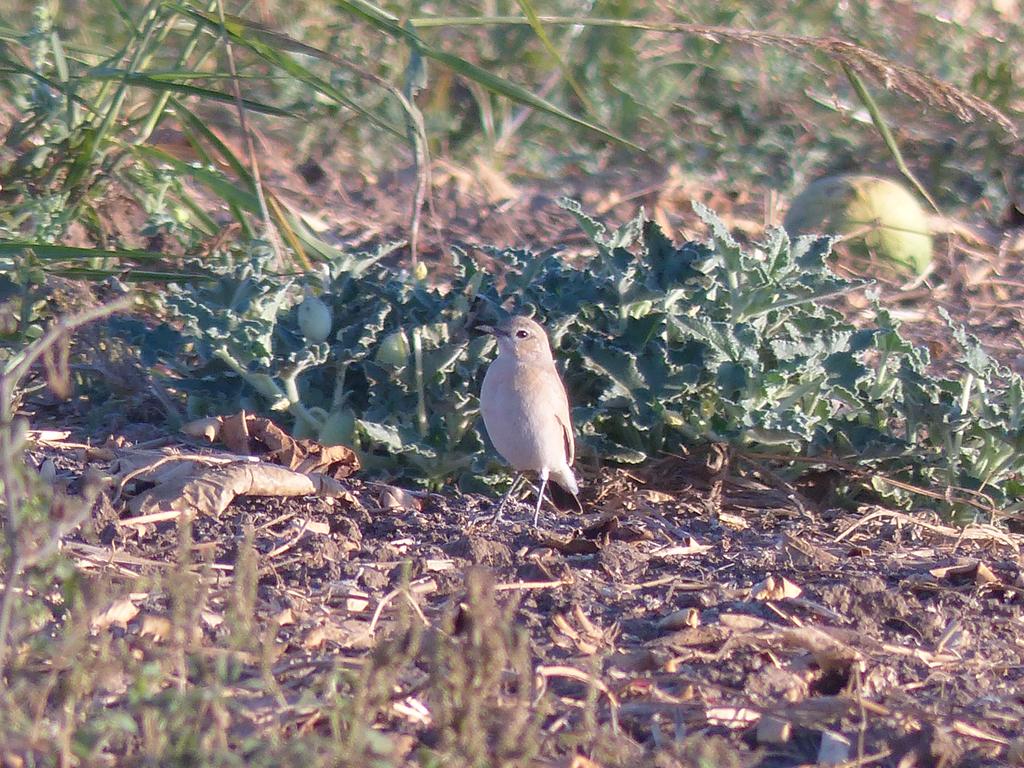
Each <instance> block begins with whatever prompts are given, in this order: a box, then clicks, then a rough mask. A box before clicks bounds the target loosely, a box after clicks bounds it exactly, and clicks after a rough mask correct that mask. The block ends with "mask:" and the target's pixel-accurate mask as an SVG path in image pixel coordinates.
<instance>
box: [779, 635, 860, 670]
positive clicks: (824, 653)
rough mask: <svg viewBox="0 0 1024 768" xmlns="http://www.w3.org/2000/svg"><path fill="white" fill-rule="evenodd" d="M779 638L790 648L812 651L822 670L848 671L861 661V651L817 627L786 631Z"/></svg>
mask: <svg viewBox="0 0 1024 768" xmlns="http://www.w3.org/2000/svg"><path fill="white" fill-rule="evenodd" d="M779 638H780V639H781V640H782V641H783V642H784V643H785V644H786V645H788V646H791V647H797V648H803V649H804V650H807V651H810V653H811V655H812V656H814V661H815V663H817V665H818V666H819V667H821V668H822V670H824V671H826V672H828V671H831V670H840V671H843V670H848V669H849V668H850V665H852V664H854V663H857V662H859V661H860V660H861V658H862V656H861V653H860V651H858V650H857V649H856V648H853V647H852V646H849V645H847V644H846V643H843V642H841V641H840V640H838V639H836V638H835V637H832V635H830V634H828V633H827V632H825V631H824V630H822V629H818V628H817V627H797V628H794V629H784V630H782V631H781V632H780V633H779Z"/></svg>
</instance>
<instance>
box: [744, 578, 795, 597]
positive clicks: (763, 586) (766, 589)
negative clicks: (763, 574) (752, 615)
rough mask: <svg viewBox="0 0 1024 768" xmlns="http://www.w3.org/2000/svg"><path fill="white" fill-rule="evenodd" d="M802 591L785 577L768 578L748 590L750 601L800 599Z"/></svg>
mask: <svg viewBox="0 0 1024 768" xmlns="http://www.w3.org/2000/svg"><path fill="white" fill-rule="evenodd" d="M802 592H803V590H802V589H801V588H800V587H798V586H797V585H796V584H794V583H793V582H792V581H790V580H789V579H787V578H785V577H779V576H769V577H768V578H767V579H765V580H764V581H762V582H759V583H758V584H755V585H754V586H753V587H752V588H751V590H750V597H751V599H752V600H784V599H786V598H788V597H800V595H801V593H802Z"/></svg>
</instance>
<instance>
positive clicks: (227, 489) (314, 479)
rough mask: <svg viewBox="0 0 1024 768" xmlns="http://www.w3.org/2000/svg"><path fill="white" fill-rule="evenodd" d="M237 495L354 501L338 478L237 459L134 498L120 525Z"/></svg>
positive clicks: (190, 512) (220, 506)
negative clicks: (129, 513) (235, 462)
mask: <svg viewBox="0 0 1024 768" xmlns="http://www.w3.org/2000/svg"><path fill="white" fill-rule="evenodd" d="M237 496H328V497H331V498H340V499H344V500H346V501H347V502H348V503H350V504H352V505H356V504H358V502H357V501H356V498H355V496H353V495H352V494H351V493H350V492H349V491H348V490H347V489H345V488H344V486H342V485H341V483H339V482H338V481H337V480H335V479H334V478H332V477H328V476H327V475H321V474H318V473H311V474H308V475H307V474H302V473H300V472H293V471H292V470H290V469H285V468H284V467H279V466H276V465H274V464H264V463H252V462H239V463H237V464H229V465H227V466H225V467H216V468H213V469H203V470H200V471H199V472H198V473H196V474H195V475H194V476H192V477H189V478H186V479H185V480H183V481H181V480H173V481H171V482H167V483H163V484H161V485H158V486H157V487H156V488H153V489H152V490H150V491H147V492H145V493H143V494H141V495H139V496H136V497H135V498H133V499H132V500H131V501H130V502H129V504H128V506H129V509H130V510H131V511H132V513H133V515H134V517H132V518H130V519H128V520H122V521H121V524H122V525H145V524H149V523H155V522H160V521H163V520H174V519H177V518H178V517H180V516H185V517H188V518H191V517H194V516H195V515H197V514H213V515H219V514H220V513H222V512H223V511H224V510H225V509H227V507H228V505H229V504H230V503H231V502H232V501H233V500H234V499H235V498H236V497H237Z"/></svg>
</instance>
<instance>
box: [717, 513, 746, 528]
mask: <svg viewBox="0 0 1024 768" xmlns="http://www.w3.org/2000/svg"><path fill="white" fill-rule="evenodd" d="M718 521H719V522H720V523H721V524H722V525H724V526H726V527H727V528H732V529H733V530H734V531H745V530H747V528H749V527H750V523H748V522H747V521H746V519H745V518H742V517H740V516H739V515H733V514H730V513H728V512H721V513H719V515H718Z"/></svg>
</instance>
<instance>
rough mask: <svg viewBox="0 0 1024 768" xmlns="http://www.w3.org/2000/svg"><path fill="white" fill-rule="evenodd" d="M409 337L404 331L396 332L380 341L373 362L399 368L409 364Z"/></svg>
mask: <svg viewBox="0 0 1024 768" xmlns="http://www.w3.org/2000/svg"><path fill="white" fill-rule="evenodd" d="M409 351H410V347H409V337H408V336H406V335H405V331H403V330H397V331H394V332H393V333H389V334H388V335H387V336H385V337H384V338H383V339H381V342H380V346H378V347H377V355H376V356H375V357H374V358H373V359H374V362H376V363H379V364H380V365H390V366H392V367H393V368H401V367H402V366H405V365H408V364H409Z"/></svg>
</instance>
